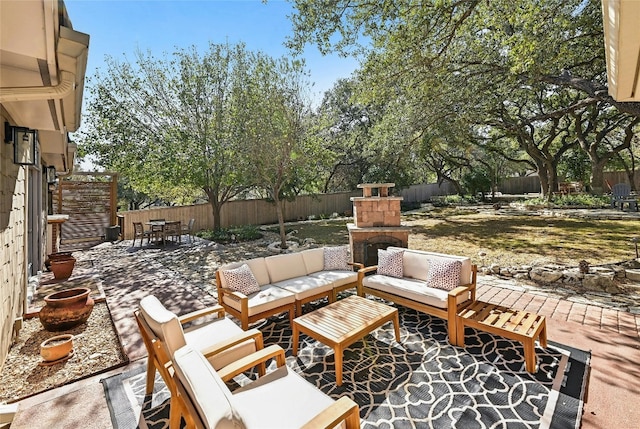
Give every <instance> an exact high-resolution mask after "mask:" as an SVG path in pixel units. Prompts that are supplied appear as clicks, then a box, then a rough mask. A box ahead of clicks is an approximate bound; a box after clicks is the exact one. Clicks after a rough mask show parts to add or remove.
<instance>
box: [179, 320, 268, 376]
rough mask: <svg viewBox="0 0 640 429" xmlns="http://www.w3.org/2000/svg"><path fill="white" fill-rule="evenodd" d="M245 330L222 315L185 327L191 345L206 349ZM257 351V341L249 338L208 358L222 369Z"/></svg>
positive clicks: (198, 348) (217, 367)
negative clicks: (201, 323)
mask: <svg viewBox="0 0 640 429" xmlns="http://www.w3.org/2000/svg"><path fill="white" fill-rule="evenodd" d="M243 332H244V331H243V330H242V328H240V326H238V325H236V324H235V323H234V322H233V321H232V320H230V319H228V318H226V317H221V318H217V319H215V320H214V321H212V322H209V323H207V324H204V325H194V326H191V327H189V328H187V329H185V330H184V337H185V340H186V341H187V344H189V346H190V347H192V348H194V349H196V350H204V349H205V348H207V347H209V346H211V345H214V344H217V343H219V342H222V341H226V340H228V339H229V338H231V337H233V336H234V335H238V334H241V333H243ZM255 351H256V343H255V341H253V340H247V341H245V342H244V343H241V344H238V345H237V346H234V347H231V348H229V349H227V350H225V351H223V352H220V353H215V354H213V355H212V356H211V357H209V358H208V360H209V362H210V363H211V365H213V367H214V368H215V369H220V368H223V367H225V366H227V365H229V364H230V363H232V362H235V361H237V360H238V359H240V358H242V357H244V356H247V355H249V354H251V353H253V352H255Z"/></svg>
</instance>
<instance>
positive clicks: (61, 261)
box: [49, 252, 76, 280]
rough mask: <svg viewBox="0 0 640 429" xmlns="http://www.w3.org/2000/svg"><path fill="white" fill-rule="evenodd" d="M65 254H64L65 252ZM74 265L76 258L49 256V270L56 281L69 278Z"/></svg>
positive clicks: (59, 255)
mask: <svg viewBox="0 0 640 429" xmlns="http://www.w3.org/2000/svg"><path fill="white" fill-rule="evenodd" d="M65 253H66V252H65ZM75 265H76V258H74V257H73V256H71V253H69V254H64V255H62V254H58V255H56V254H51V255H49V269H50V270H51V272H53V277H54V278H55V279H56V280H64V279H68V278H69V277H71V273H72V272H73V267H75Z"/></svg>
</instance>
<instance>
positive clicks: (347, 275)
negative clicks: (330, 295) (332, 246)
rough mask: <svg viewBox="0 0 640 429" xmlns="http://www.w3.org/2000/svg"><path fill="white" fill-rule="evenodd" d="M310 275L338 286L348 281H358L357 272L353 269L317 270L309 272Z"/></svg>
mask: <svg viewBox="0 0 640 429" xmlns="http://www.w3.org/2000/svg"><path fill="white" fill-rule="evenodd" d="M310 276H311V277H317V278H319V279H322V280H326V281H328V282H331V283H332V284H333V287H339V286H342V285H346V284H348V283H355V282H357V281H358V273H356V272H354V271H342V270H335V271H333V270H332V271H319V272H317V273H312V274H310Z"/></svg>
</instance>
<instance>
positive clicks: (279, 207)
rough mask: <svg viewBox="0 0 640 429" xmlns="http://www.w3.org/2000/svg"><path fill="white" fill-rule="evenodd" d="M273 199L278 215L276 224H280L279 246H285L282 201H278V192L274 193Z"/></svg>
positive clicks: (284, 247) (285, 237)
mask: <svg viewBox="0 0 640 429" xmlns="http://www.w3.org/2000/svg"><path fill="white" fill-rule="evenodd" d="M273 201H274V203H275V205H276V214H277V215H278V225H279V226H280V248H281V249H283V250H284V249H286V248H287V234H286V231H285V229H284V213H283V212H282V203H281V202H280V198H278V194H277V193H276V194H275V195H274V198H273Z"/></svg>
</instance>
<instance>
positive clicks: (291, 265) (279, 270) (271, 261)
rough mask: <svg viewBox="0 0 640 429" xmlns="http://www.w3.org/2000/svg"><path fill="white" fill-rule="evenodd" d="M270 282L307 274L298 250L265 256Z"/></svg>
mask: <svg viewBox="0 0 640 429" xmlns="http://www.w3.org/2000/svg"><path fill="white" fill-rule="evenodd" d="M265 264H266V265H267V271H268V272H269V278H270V279H271V283H277V282H280V281H282V280H287V279H292V278H294V277H301V276H306V275H307V267H306V266H305V264H304V259H303V258H302V255H301V254H300V252H296V253H286V254H284V255H274V256H269V257H267V258H265Z"/></svg>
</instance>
